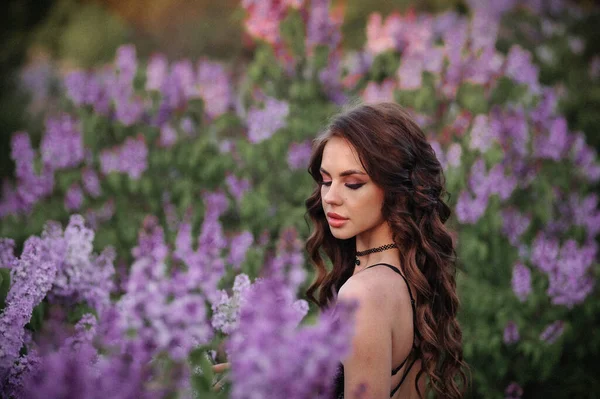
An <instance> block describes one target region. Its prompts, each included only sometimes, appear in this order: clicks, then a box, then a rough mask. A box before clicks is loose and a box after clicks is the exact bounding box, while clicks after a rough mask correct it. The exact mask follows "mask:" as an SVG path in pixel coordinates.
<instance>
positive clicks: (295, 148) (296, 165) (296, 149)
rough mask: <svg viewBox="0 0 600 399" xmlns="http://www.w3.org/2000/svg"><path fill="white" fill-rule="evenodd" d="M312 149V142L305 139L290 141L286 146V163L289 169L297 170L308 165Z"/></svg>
mask: <svg viewBox="0 0 600 399" xmlns="http://www.w3.org/2000/svg"><path fill="white" fill-rule="evenodd" d="M311 151H312V142H311V141H310V140H305V141H303V142H301V143H291V144H290V146H289V148H288V156H287V164H288V166H289V168H290V169H292V170H297V169H301V168H307V167H308V160H309V159H310V154H311Z"/></svg>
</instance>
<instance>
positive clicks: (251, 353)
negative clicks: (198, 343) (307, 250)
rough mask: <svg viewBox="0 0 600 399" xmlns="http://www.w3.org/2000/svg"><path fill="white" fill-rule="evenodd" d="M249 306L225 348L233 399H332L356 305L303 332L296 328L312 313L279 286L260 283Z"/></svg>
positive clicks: (339, 309) (342, 305)
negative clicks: (248, 398) (251, 398)
mask: <svg viewBox="0 0 600 399" xmlns="http://www.w3.org/2000/svg"><path fill="white" fill-rule="evenodd" d="M245 304H248V305H247V306H244V305H242V307H241V311H240V318H239V327H238V329H236V330H235V331H234V332H233V333H232V335H231V336H230V338H229V340H228V341H227V343H226V351H227V353H228V358H229V359H231V377H232V381H233V389H232V392H231V397H232V398H234V399H236V398H243V397H246V396H247V393H248V392H252V393H253V394H255V395H257V397H261V398H265V399H269V398H309V397H310V398H327V397H329V396H330V395H331V389H332V386H331V381H332V379H333V378H334V375H335V372H336V368H337V364H338V362H339V361H340V360H341V359H343V358H344V357H345V356H347V354H348V352H349V350H350V340H351V337H352V335H353V334H354V324H353V321H352V320H353V314H354V311H355V310H356V303H345V302H339V303H338V304H337V305H336V306H335V307H334V308H332V309H330V310H329V311H328V312H325V313H324V314H323V315H322V316H321V317H320V319H319V322H318V323H317V324H316V325H314V326H310V327H305V328H302V329H298V328H297V327H298V323H299V322H300V320H301V319H302V317H303V316H304V314H305V312H306V310H307V308H306V307H305V306H302V305H301V304H299V303H297V302H296V304H294V296H293V294H292V292H291V291H289V289H288V288H287V287H285V286H283V285H281V284H280V283H279V282H277V281H276V280H272V279H266V280H260V281H257V282H255V284H254V286H253V288H251V289H250V291H249V292H248V295H247V299H246V302H245ZM265 343H268V344H267V345H265ZM257 353H260V356H256V354H257Z"/></svg>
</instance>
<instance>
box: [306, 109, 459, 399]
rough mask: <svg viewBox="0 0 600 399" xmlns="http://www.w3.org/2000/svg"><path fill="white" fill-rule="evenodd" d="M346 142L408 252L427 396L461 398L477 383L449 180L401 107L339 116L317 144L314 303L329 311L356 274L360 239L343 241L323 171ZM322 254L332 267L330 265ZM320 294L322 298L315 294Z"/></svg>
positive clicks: (310, 248)
mask: <svg viewBox="0 0 600 399" xmlns="http://www.w3.org/2000/svg"><path fill="white" fill-rule="evenodd" d="M334 136H337V137H342V138H344V139H346V140H347V141H348V142H349V143H351V144H352V145H353V146H354V148H355V149H356V151H357V153H358V155H359V159H360V161H361V163H362V165H363V167H364V168H365V170H366V172H367V173H368V175H369V176H370V177H371V179H372V180H373V182H374V183H375V184H377V185H378V186H379V187H381V188H382V189H383V190H384V192H385V195H384V203H383V207H382V215H383V217H384V219H385V220H387V222H388V223H389V225H390V227H391V228H392V231H393V240H394V242H395V243H396V245H397V246H398V248H399V249H400V263H401V265H402V270H403V271H404V274H405V277H406V278H407V280H408V281H409V283H410V285H411V286H413V287H414V288H415V291H416V298H415V300H416V302H417V312H416V328H417V333H418V337H419V338H420V339H419V340H418V341H419V343H418V345H419V350H418V351H417V353H418V355H417V356H418V357H419V358H420V359H421V364H422V368H421V370H420V371H419V373H418V374H417V378H416V380H415V385H416V387H417V392H418V393H419V395H420V396H421V397H423V395H422V393H421V392H420V390H419V385H418V381H419V379H420V377H421V375H422V374H423V373H426V374H427V376H428V377H429V383H428V384H427V388H426V392H425V394H427V392H429V391H430V390H431V389H433V392H434V393H435V394H436V396H438V397H441V398H461V397H463V396H464V395H465V391H466V389H467V386H468V384H469V379H468V378H467V374H466V371H468V366H467V364H466V363H465V362H464V360H463V351H462V332H461V328H460V325H459V323H458V321H457V317H456V316H457V310H458V306H459V300H458V296H457V293H456V279H455V276H456V251H455V247H454V242H453V240H452V237H451V235H450V233H449V230H448V229H447V227H446V226H445V225H444V223H445V222H446V221H447V220H448V218H449V217H450V213H451V212H450V207H449V206H448V205H447V204H446V203H445V202H444V200H443V198H442V197H443V196H445V195H446V194H447V193H446V191H445V178H444V173H443V170H442V167H441V165H440V162H439V161H438V159H437V157H436V155H435V152H434V151H433V149H432V148H431V145H429V143H428V142H427V139H426V137H425V135H424V134H423V132H422V131H421V129H420V128H419V126H418V125H417V124H416V123H415V122H414V121H413V119H412V118H411V116H410V115H409V113H408V112H406V111H405V110H404V109H403V108H402V107H401V106H399V105H398V104H395V103H378V104H369V105H359V106H356V107H354V108H352V109H350V110H348V111H346V112H343V113H341V114H339V115H337V116H336V117H335V118H334V119H333V120H332V122H331V123H330V125H329V126H328V128H327V129H326V130H325V131H324V132H323V133H322V134H321V135H319V136H318V137H317V138H316V139H315V140H314V141H313V148H312V155H311V158H310V164H309V168H308V172H309V173H310V175H311V176H312V177H313V179H314V180H315V181H316V182H317V186H316V188H315V190H314V192H313V194H312V195H311V196H310V197H309V198H308V199H307V200H306V202H305V203H306V208H307V214H308V217H309V218H310V219H311V221H312V224H313V225H314V231H313V232H312V233H311V235H310V237H309V238H308V240H307V242H306V250H307V252H308V254H309V257H310V259H311V261H312V263H313V264H314V266H315V268H316V275H315V279H314V281H313V282H312V284H311V285H310V287H309V288H308V290H307V291H306V296H307V298H308V299H309V300H310V301H312V302H314V303H316V304H317V305H318V306H319V308H320V309H325V308H327V307H329V306H330V305H331V304H332V303H333V302H335V298H336V296H337V292H338V291H339V289H340V287H341V286H342V285H343V284H344V283H345V282H346V280H348V278H350V276H352V274H353V269H354V259H355V255H356V238H355V237H353V238H350V239H346V240H341V239H337V238H335V237H334V236H333V235H332V234H331V231H330V230H329V226H328V224H327V220H326V218H325V213H324V211H323V206H322V202H321V189H320V187H321V183H322V177H321V174H320V172H319V168H320V167H321V160H322V157H323V149H324V147H325V144H326V143H327V141H328V140H329V139H330V138H331V137H334ZM322 253H324V255H326V256H327V257H328V258H329V260H330V261H331V265H332V268H331V271H328V270H327V268H326V266H325V261H324V259H323V256H322ZM317 290H318V298H317V297H315V293H316V292H317Z"/></svg>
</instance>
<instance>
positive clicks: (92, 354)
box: [23, 345, 159, 399]
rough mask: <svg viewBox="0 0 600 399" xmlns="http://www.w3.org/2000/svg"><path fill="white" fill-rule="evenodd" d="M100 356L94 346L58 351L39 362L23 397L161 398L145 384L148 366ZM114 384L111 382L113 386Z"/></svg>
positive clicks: (36, 398) (123, 355)
mask: <svg viewBox="0 0 600 399" xmlns="http://www.w3.org/2000/svg"><path fill="white" fill-rule="evenodd" d="M128 355H130V354H125V353H124V354H122V355H120V356H117V355H109V356H98V352H97V351H96V349H95V348H93V347H92V346H91V345H81V346H80V347H78V349H77V350H72V351H63V352H54V353H50V354H48V355H46V356H44V357H43V358H42V359H40V361H39V365H38V367H36V369H35V372H33V373H31V374H30V375H29V376H28V378H27V379H26V380H25V381H24V383H23V388H24V389H23V397H26V398H31V399H42V398H59V397H60V398H89V399H99V398H106V397H110V398H117V399H133V398H140V399H142V398H143V399H150V398H157V397H159V393H158V392H152V391H151V388H149V387H147V386H146V385H145V382H146V380H147V378H148V375H147V374H145V373H144V372H143V366H144V364H143V363H141V362H139V360H138V359H137V358H135V357H134V356H132V357H134V359H135V360H134V361H131V360H129V361H128V360H127V358H128ZM109 381H110V383H109Z"/></svg>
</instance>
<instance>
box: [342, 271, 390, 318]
mask: <svg viewBox="0 0 600 399" xmlns="http://www.w3.org/2000/svg"><path fill="white" fill-rule="evenodd" d="M397 279H400V280H401V279H402V278H401V277H400V276H398V275H397V273H396V272H394V271H393V270H390V269H389V268H388V267H373V268H370V269H368V270H363V271H361V272H360V273H357V274H355V275H354V276H352V277H350V278H349V279H348V280H347V281H346V282H345V283H344V284H343V285H342V287H341V288H340V290H339V293H338V298H339V299H350V300H352V299H354V300H358V301H359V303H360V304H361V305H363V304H364V305H367V306H369V307H376V308H379V309H387V308H389V307H390V305H392V306H393V304H394V303H395V302H397V301H398V300H399V299H401V298H399V297H398V282H397V281H395V280H397Z"/></svg>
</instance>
